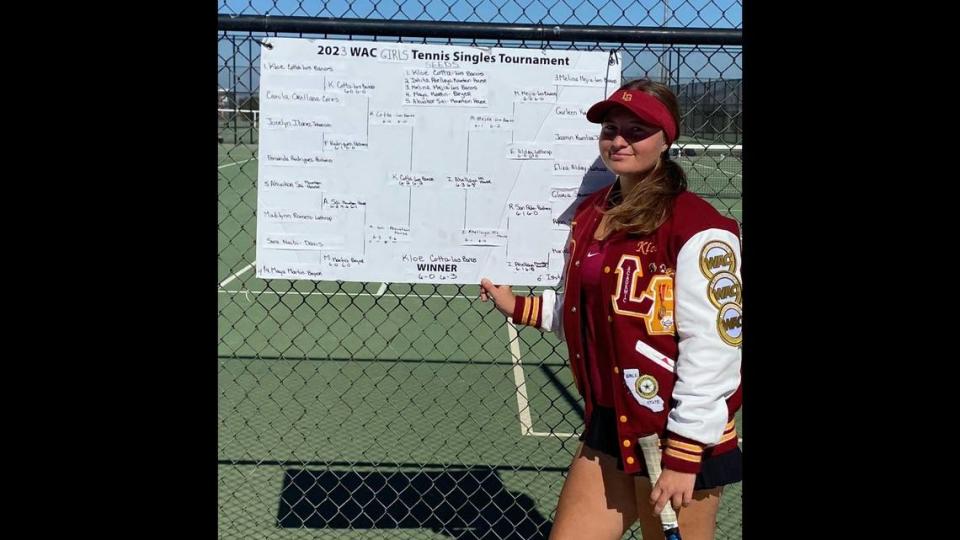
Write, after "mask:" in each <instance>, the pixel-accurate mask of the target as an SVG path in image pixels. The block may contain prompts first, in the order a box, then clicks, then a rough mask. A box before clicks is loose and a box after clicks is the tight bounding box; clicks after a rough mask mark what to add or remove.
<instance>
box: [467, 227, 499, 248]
mask: <svg viewBox="0 0 960 540" xmlns="http://www.w3.org/2000/svg"><path fill="white" fill-rule="evenodd" d="M507 240H508V236H507V231H504V230H502V229H463V230H462V231H460V244H461V245H464V246H502V245H504V244H506V243H507Z"/></svg>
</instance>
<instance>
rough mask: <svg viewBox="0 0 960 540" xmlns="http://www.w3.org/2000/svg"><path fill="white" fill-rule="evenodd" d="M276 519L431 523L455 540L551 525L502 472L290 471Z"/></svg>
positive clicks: (287, 523) (334, 524) (518, 534)
mask: <svg viewBox="0 0 960 540" xmlns="http://www.w3.org/2000/svg"><path fill="white" fill-rule="evenodd" d="M277 524H278V526H279V527H281V528H301V527H305V528H310V529H354V530H357V529H361V530H362V529H430V530H432V531H434V532H436V533H441V534H444V535H447V536H450V537H452V538H457V539H463V540H466V539H487V540H493V539H511V540H521V539H524V540H526V539H536V538H547V537H548V536H549V534H550V527H551V526H552V523H551V522H550V521H549V520H547V519H546V518H545V517H544V516H543V515H542V514H541V513H540V512H539V511H538V510H537V509H536V506H535V505H534V502H533V499H531V498H530V497H528V496H527V495H525V494H523V493H511V492H510V491H508V490H507V488H506V487H505V486H504V485H503V482H502V481H501V479H500V475H499V474H498V473H497V470H496V469H494V468H490V467H472V468H469V469H466V470H447V471H416V472H401V471H397V472H391V473H384V472H356V471H335V470H326V471H311V470H305V469H288V470H286V471H285V472H284V477H283V488H282V491H281V493H280V507H279V510H278V514H277Z"/></svg>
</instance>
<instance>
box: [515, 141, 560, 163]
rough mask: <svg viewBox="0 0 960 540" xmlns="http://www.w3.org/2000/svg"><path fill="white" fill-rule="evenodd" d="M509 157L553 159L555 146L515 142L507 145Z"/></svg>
mask: <svg viewBox="0 0 960 540" xmlns="http://www.w3.org/2000/svg"><path fill="white" fill-rule="evenodd" d="M507 159H523V160H532V159H553V148H552V147H550V146H544V145H543V144H540V143H513V144H509V145H507Z"/></svg>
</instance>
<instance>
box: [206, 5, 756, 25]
mask: <svg viewBox="0 0 960 540" xmlns="http://www.w3.org/2000/svg"><path fill="white" fill-rule="evenodd" d="M568 4H574V6H573V7H570V5H568ZM665 4H666V6H665ZM598 5H599V6H600V7H599V9H598V8H597V7H596V6H598ZM624 6H626V7H624ZM665 7H666V10H665ZM665 11H666V17H664V12H665ZM742 11H743V10H742V8H741V0H632V1H630V2H627V1H625V0H624V1H620V2H615V1H608V0H570V1H569V2H563V1H552V2H551V1H549V0H548V1H541V0H246V1H240V0H221V1H220V6H219V12H220V13H224V14H248V15H257V14H259V15H292V16H309V17H348V18H373V19H403V20H432V21H438V20H443V21H472V22H525V23H530V22H533V23H536V22H541V21H542V22H544V23H545V24H588V25H617V26H664V19H666V24H665V26H668V27H693V28H740V27H741V25H742V17H743V16H742Z"/></svg>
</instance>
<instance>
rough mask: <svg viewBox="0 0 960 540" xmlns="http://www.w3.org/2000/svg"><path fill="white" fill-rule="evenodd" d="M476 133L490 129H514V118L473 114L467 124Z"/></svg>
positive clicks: (500, 115)
mask: <svg viewBox="0 0 960 540" xmlns="http://www.w3.org/2000/svg"><path fill="white" fill-rule="evenodd" d="M467 127H468V128H469V129H472V130H475V131H481V130H488V129H501V130H508V129H513V118H511V117H509V116H505V115H502V114H471V115H470V118H469V121H468V123H467Z"/></svg>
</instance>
